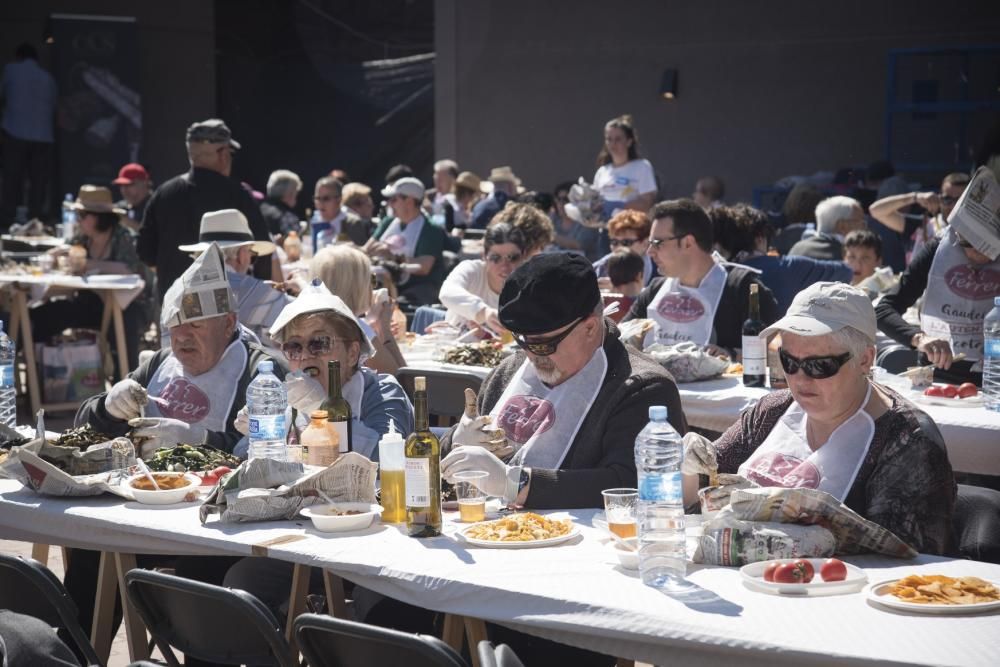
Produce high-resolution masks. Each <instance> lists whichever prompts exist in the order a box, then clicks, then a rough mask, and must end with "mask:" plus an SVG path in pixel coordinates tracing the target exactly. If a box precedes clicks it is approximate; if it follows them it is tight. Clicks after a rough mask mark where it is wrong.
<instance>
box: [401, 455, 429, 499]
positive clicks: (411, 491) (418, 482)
mask: <svg viewBox="0 0 1000 667" xmlns="http://www.w3.org/2000/svg"><path fill="white" fill-rule="evenodd" d="M404 470H405V472H406V506H407V507H429V506H430V504H431V461H430V459H406V467H405V468H404Z"/></svg>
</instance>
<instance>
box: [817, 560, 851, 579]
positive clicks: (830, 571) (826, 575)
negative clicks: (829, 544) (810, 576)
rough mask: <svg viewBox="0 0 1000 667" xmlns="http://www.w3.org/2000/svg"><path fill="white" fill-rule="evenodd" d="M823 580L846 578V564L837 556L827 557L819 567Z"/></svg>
mask: <svg viewBox="0 0 1000 667" xmlns="http://www.w3.org/2000/svg"><path fill="white" fill-rule="evenodd" d="M819 576H820V577H822V578H823V581H843V580H844V579H847V565H845V564H844V561H842V560H840V559H839V558H827V559H826V560H825V561H823V565H821V566H820V568H819Z"/></svg>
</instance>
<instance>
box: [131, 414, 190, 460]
mask: <svg viewBox="0 0 1000 667" xmlns="http://www.w3.org/2000/svg"><path fill="white" fill-rule="evenodd" d="M128 425H129V426H131V427H132V436H133V437H134V438H147V440H146V441H145V442H143V443H142V452H141V458H146V456H148V455H149V454H152V453H153V452H155V451H156V450H157V449H159V448H160V447H174V446H176V445H178V444H185V445H200V444H202V443H203V442H205V436H206V435H207V434H208V432H207V431H206V430H205V429H204V428H202V427H201V426H194V425H192V424H188V423H187V422H182V421H181V420H180V419H167V418H153V417H139V418H137V419H129V420H128Z"/></svg>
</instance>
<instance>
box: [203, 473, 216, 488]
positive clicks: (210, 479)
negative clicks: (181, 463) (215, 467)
mask: <svg viewBox="0 0 1000 667" xmlns="http://www.w3.org/2000/svg"><path fill="white" fill-rule="evenodd" d="M218 483H219V477H218V476H217V475H216V474H215V473H214V472H203V473H201V485H202V486H215V485H216V484H218Z"/></svg>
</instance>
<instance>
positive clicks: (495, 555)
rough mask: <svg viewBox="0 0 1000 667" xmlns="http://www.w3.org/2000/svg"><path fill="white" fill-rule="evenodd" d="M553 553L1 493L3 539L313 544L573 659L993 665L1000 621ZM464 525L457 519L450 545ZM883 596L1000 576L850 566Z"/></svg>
mask: <svg viewBox="0 0 1000 667" xmlns="http://www.w3.org/2000/svg"><path fill="white" fill-rule="evenodd" d="M569 514H570V515H571V516H573V517H574V519H575V520H576V521H577V523H578V524H579V525H580V526H581V536H580V537H578V538H576V539H575V541H572V542H570V543H567V544H565V545H562V546H559V547H553V548H546V549H525V550H499V549H497V550H493V549H477V548H468V547H466V546H464V545H463V544H462V543H460V542H459V541H456V540H455V539H453V538H452V537H448V536H443V537H439V538H434V539H425V540H417V539H410V538H408V537H406V536H405V535H404V534H403V532H402V531H401V529H400V528H399V527H396V526H383V525H376V526H374V527H372V528H370V529H368V530H366V531H361V532H357V533H344V534H323V533H317V532H316V531H314V530H313V529H312V527H311V524H309V523H308V522H306V521H295V522H268V523H258V524H236V525H233V524H220V523H217V522H214V521H213V522H210V523H209V524H208V525H206V526H202V525H200V524H199V523H198V520H197V507H196V506H194V505H186V506H185V505H180V506H165V507H149V506H143V505H139V504H136V503H133V502H124V501H122V500H121V499H119V498H113V497H110V496H107V497H100V498H89V499H59V498H44V499H43V498H40V497H39V496H37V495H35V494H34V493H33V492H32V491H29V490H26V489H22V488H20V485H19V484H18V483H16V482H12V481H9V480H0V537H2V538H4V539H26V540H37V541H42V542H50V543H54V544H69V545H71V546H90V547H91V548H103V549H107V550H112V549H118V550H121V551H126V552H128V551H131V552H140V553H143V552H162V553H197V554H206V555H210V554H248V553H250V548H251V545H253V544H257V543H262V542H264V541H266V540H269V539H272V538H276V537H281V536H285V535H303V536H305V539H302V540H299V541H296V542H288V543H284V544H281V545H278V546H275V547H271V548H270V552H269V553H270V555H271V556H272V557H277V558H280V559H282V560H288V561H293V562H298V563H304V564H309V565H316V566H322V567H328V568H329V569H331V570H332V571H334V572H335V573H337V574H340V575H342V576H344V577H346V578H348V579H350V580H352V581H355V582H357V583H359V584H362V585H364V586H366V587H369V588H372V589H374V590H376V591H378V592H380V593H383V594H387V595H392V596H394V597H397V598H399V599H401V600H403V601H406V602H410V603H414V604H419V605H422V606H424V607H427V608H430V609H435V610H438V611H446V612H450V613H456V614H462V615H466V616H472V617H478V618H484V619H486V620H490V621H495V622H499V623H502V624H504V625H509V626H512V627H517V628H520V629H523V630H526V631H528V632H531V633H533V634H537V635H541V636H546V637H550V638H553V639H556V640H559V641H562V642H565V643H569V644H573V645H577V646H581V647H584V648H588V649H592V650H598V651H603V652H605V653H608V654H611V655H617V656H622V657H627V658H632V659H637V660H644V661H647V662H653V663H657V664H684V665H708V664H713V665H717V664H720V663H722V662H724V661H727V660H732V661H733V663H734V664H738V665H740V666H741V667H742V666H744V665H769V666H773V665H776V664H789V665H803V664H875V663H876V662H882V663H892V664H919V665H931V664H948V665H970V666H971V665H976V666H979V665H982V666H986V665H994V664H996V660H997V656H1000V616H997V615H995V614H993V615H990V614H987V615H978V616H956V617H946V616H919V615H909V614H896V613H890V612H887V611H883V610H881V609H879V608H877V607H875V606H872V605H870V604H869V603H868V602H867V601H866V600H865V599H864V598H863V597H862V595H861V594H860V593H857V594H850V595H842V596H832V597H817V598H798V597H792V598H789V597H776V596H771V595H767V594H763V593H756V592H753V591H750V590H749V589H747V588H745V587H744V586H743V585H742V583H741V580H740V576H739V572H738V571H737V570H735V569H729V568H720V567H693V566H692V568H691V572H690V574H689V580H690V581H691V582H692V583H694V584H695V585H696V588H694V589H693V590H692V591H691V592H690V593H689V594H688V595H686V596H684V597H683V598H675V597H671V596H668V595H665V594H662V593H660V592H658V591H656V590H653V589H650V588H647V587H645V586H643V585H642V583H641V582H640V581H639V580H638V577H637V575H636V574H635V573H634V572H630V571H627V570H623V569H622V568H621V567H620V566H619V565H618V564H617V561H616V559H615V557H614V555H613V553H612V552H611V550H610V548H609V547H608V546H607V545H606V544H605V543H604V542H603V541H602V540H601V539H600V538H601V533H600V532H599V531H598V530H597V529H595V528H592V527H591V522H592V519H593V517H594V515H595V512H594V511H593V510H583V511H573V512H570V513H569ZM455 528H456V525H455V524H454V523H452V520H451V518H450V516H446V532H453V531H454V530H455ZM850 560H851V561H852V562H853V563H855V564H856V565H859V566H861V567H864V568H866V570H867V572H868V575H869V577H870V579H871V580H872V581H881V580H884V579H890V578H894V577H898V576H902V575H905V574H908V573H912V572H924V573H931V572H936V573H943V574H950V575H965V574H971V575H976V576H981V577H984V578H987V579H991V580H993V581H1000V566H996V565H989V564H985V563H977V562H972V561H950V560H945V559H939V558H934V557H930V556H921V557H920V558H918V559H917V560H916V561H898V560H892V559H888V558H883V557H874V556H869V557H859V558H852V559H850Z"/></svg>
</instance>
